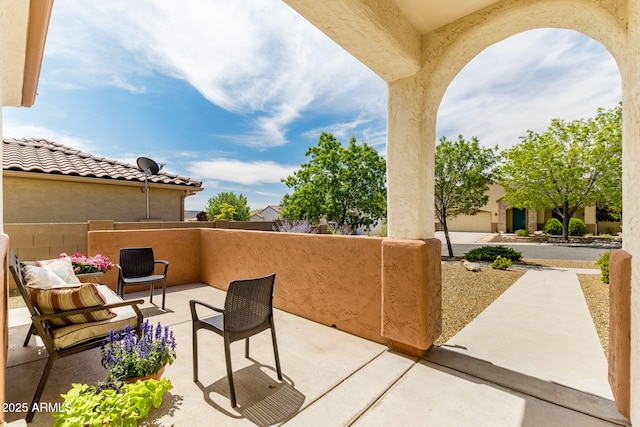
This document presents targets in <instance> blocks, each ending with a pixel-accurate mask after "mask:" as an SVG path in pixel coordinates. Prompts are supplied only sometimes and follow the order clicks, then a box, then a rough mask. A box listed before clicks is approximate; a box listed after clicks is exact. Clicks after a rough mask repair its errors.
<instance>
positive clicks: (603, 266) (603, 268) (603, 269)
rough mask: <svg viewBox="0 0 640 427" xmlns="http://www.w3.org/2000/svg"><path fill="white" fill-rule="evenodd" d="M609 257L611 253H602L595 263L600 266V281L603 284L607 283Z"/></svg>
mask: <svg viewBox="0 0 640 427" xmlns="http://www.w3.org/2000/svg"><path fill="white" fill-rule="evenodd" d="M609 255H611V251H607V252H605V253H603V254H602V256H601V257H600V259H599V260H598V261H597V264H598V265H599V266H600V279H601V280H602V281H603V282H604V283H609Z"/></svg>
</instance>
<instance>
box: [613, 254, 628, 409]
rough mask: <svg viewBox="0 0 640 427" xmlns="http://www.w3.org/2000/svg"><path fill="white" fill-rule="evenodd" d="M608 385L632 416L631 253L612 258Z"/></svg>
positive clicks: (619, 404) (618, 405)
mask: <svg viewBox="0 0 640 427" xmlns="http://www.w3.org/2000/svg"><path fill="white" fill-rule="evenodd" d="M609 302H610V309H609V325H610V332H609V334H610V336H609V383H610V384H611V391H613V396H614V397H615V400H616V405H617V407H618V410H619V411H620V413H621V414H622V415H624V416H625V417H627V418H628V417H629V416H630V415H631V401H630V398H631V382H630V377H631V341H630V339H629V338H630V336H631V254H629V253H628V252H627V251H625V250H623V249H619V250H617V251H613V252H612V253H611V255H610V256H609Z"/></svg>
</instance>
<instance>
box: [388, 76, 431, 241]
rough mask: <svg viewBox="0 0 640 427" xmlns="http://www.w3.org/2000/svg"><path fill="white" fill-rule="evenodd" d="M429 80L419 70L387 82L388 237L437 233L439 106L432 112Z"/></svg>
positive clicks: (427, 236)
mask: <svg viewBox="0 0 640 427" xmlns="http://www.w3.org/2000/svg"><path fill="white" fill-rule="evenodd" d="M424 85H425V82H424V81H423V79H422V78H421V77H420V74H417V75H415V76H413V77H408V78H405V79H401V80H398V81H395V82H392V83H389V87H388V112H387V114H388V118H387V185H388V187H387V194H388V197H387V217H388V236H389V237H392V238H396V239H428V238H433V237H434V233H435V207H434V197H433V186H434V178H433V173H434V161H433V158H434V153H435V124H436V117H435V115H436V111H437V110H436V109H435V108H429V109H428V110H429V113H427V108H426V104H427V103H426V100H425V91H424ZM434 110H436V111H434Z"/></svg>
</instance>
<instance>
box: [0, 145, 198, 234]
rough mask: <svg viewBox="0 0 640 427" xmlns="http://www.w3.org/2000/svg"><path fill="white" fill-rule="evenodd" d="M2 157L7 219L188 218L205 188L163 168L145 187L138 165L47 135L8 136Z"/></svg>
mask: <svg viewBox="0 0 640 427" xmlns="http://www.w3.org/2000/svg"><path fill="white" fill-rule="evenodd" d="M2 160H3V173H2V176H3V192H4V222H5V223H52V222H53V223H61V222H87V221H89V220H112V221H120V222H129V221H146V220H155V221H184V200H185V198H186V197H188V196H191V195H193V194H195V193H196V192H198V191H201V190H202V189H203V188H202V183H201V182H200V181H196V180H193V179H191V178H186V177H181V176H178V175H174V174H169V173H166V172H162V171H160V172H159V173H158V174H156V175H151V176H149V177H148V188H147V190H148V192H147V193H145V192H143V190H144V187H145V184H144V181H145V176H144V173H143V172H142V171H140V170H139V169H138V167H137V166H134V165H131V164H126V163H122V162H119V161H116V160H110V159H105V158H103V157H97V156H92V155H91V154H88V153H85V152H82V151H79V150H76V149H74V148H71V147H66V146H64V145H61V144H58V143H55V142H51V141H47V140H44V139H32V138H21V139H7V138H5V139H3V157H2ZM147 197H148V202H147ZM147 203H148V209H147Z"/></svg>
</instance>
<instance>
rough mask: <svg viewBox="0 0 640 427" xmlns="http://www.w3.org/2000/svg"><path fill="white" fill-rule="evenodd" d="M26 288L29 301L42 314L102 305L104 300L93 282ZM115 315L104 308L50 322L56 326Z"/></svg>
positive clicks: (104, 318)
mask: <svg viewBox="0 0 640 427" xmlns="http://www.w3.org/2000/svg"><path fill="white" fill-rule="evenodd" d="M27 289H28V290H29V295H30V297H31V303H32V304H33V305H34V306H35V307H36V308H37V309H38V311H40V313H42V314H50V313H59V312H61V311H68V310H74V309H76V308H84V307H96V306H101V305H104V304H105V302H106V300H105V298H104V296H103V295H102V294H101V293H100V291H99V290H98V289H97V288H96V286H95V285H94V284H93V283H83V284H81V285H80V286H73V287H64V288H53V289H39V288H31V287H27ZM115 316H116V313H114V312H113V311H111V310H109V309H105V310H97V311H92V312H90V313H85V314H74V315H72V316H67V317H60V318H57V319H52V320H51V323H52V324H53V325H56V326H64V325H71V324H74V323H86V322H94V321H98V320H107V319H110V318H112V317H115Z"/></svg>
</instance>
